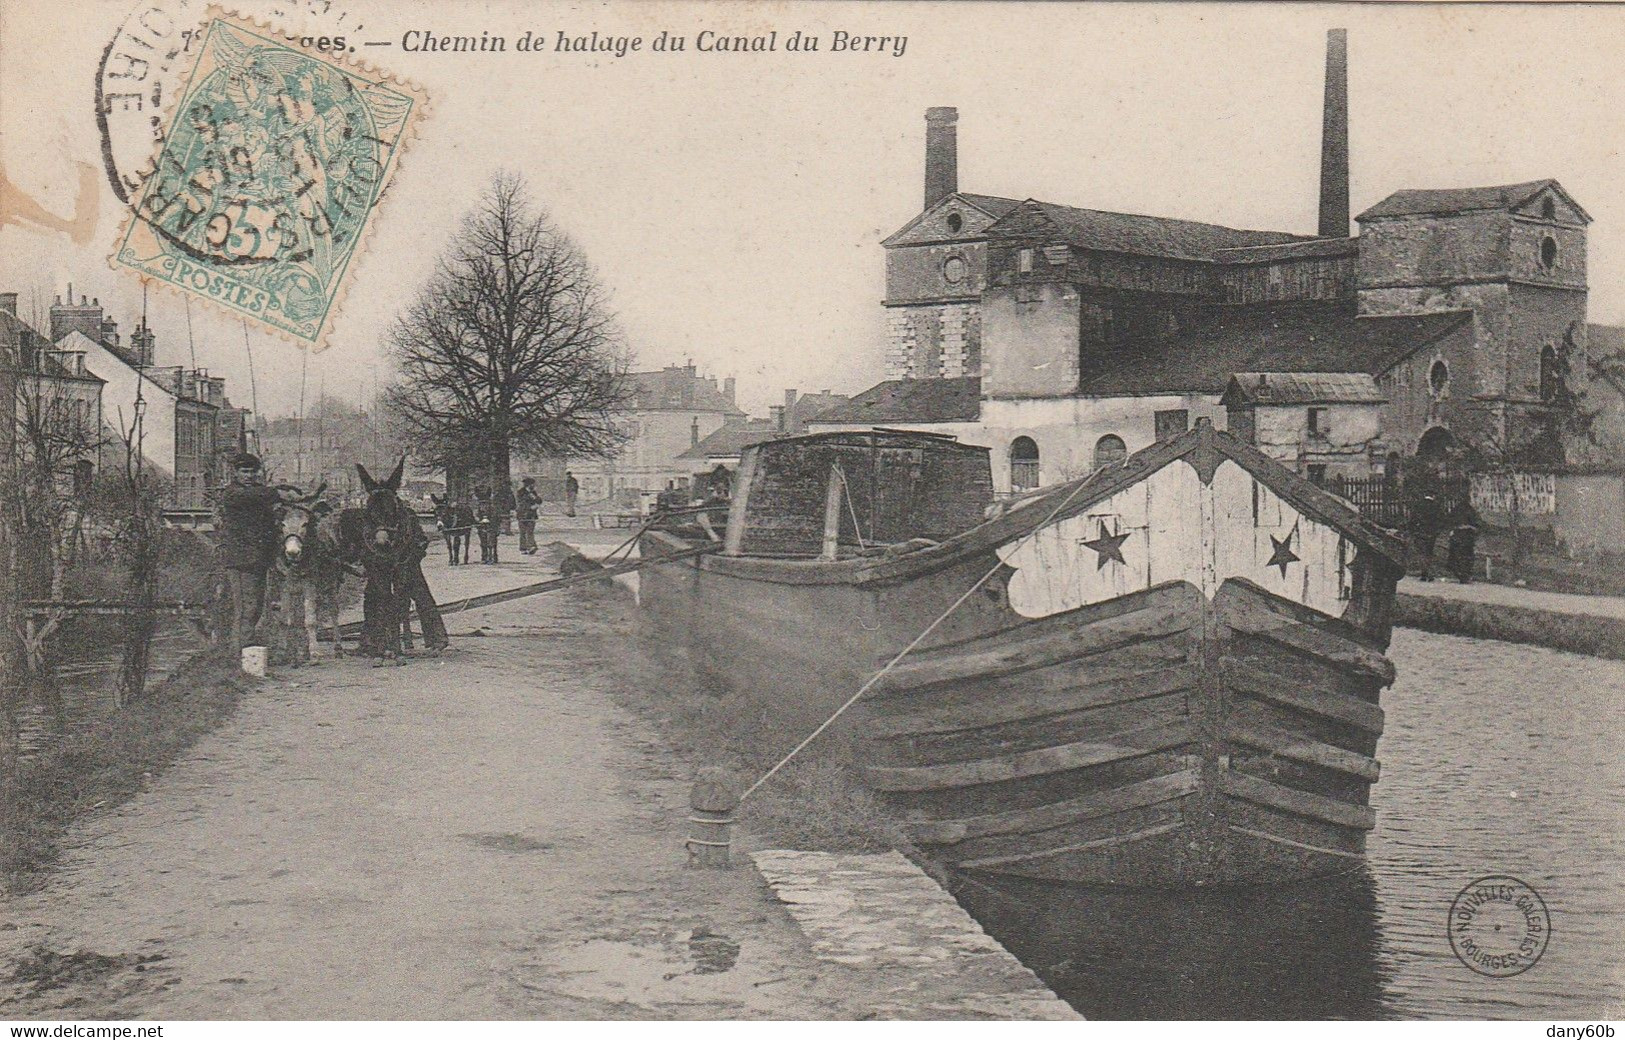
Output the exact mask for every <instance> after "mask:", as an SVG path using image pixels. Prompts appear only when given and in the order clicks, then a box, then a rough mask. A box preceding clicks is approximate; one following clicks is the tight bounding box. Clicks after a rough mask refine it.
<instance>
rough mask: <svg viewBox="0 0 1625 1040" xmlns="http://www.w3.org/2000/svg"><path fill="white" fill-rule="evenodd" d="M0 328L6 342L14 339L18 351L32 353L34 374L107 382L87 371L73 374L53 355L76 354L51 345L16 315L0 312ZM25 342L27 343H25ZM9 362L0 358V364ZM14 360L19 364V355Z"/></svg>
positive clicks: (90, 381) (85, 381) (80, 380)
mask: <svg viewBox="0 0 1625 1040" xmlns="http://www.w3.org/2000/svg"><path fill="white" fill-rule="evenodd" d="M0 328H4V329H6V330H7V331H6V337H5V338H6V339H7V340H10V339H11V338H12V337H15V342H16V344H17V346H18V348H19V351H21V349H22V348H23V347H25V346H26V347H28V348H29V349H30V350H31V351H32V352H33V355H34V358H35V364H36V366H37V367H36V368H35V369H33V371H34V373H35V374H37V375H42V376H48V377H50V378H52V379H68V380H73V381H75V382H81V383H105V382H107V380H105V379H103V378H101V377H100V376H98V375H97V374H96V373H94V372H91V371H89V370H86V371H84V372H75V371H73V370H72V369H70V368H68V366H66V365H64V364H63V363H62V361H61V360H60V359H59V358H57V357H55V356H53V355H55V354H73V353H77V351H74V350H72V349H69V348H64V347H60V346H57V345H56V344H53V343H52V342H51V341H50V339H48V338H47V337H45V336H44V335H42V334H41V333H40V332H39V330H38V329H35V328H34V327H33V326H31V325H29V324H28V323H27V322H26V321H23V320H22V319H21V318H19V317H17V316H16V315H14V314H7V313H5V312H4V311H0ZM25 340H27V341H28V342H25ZM10 360H11V359H9V358H0V364H3V363H9V362H10ZM16 360H17V361H18V362H19V363H20V362H21V361H22V358H21V356H20V354H19V356H18V358H17V359H16Z"/></svg>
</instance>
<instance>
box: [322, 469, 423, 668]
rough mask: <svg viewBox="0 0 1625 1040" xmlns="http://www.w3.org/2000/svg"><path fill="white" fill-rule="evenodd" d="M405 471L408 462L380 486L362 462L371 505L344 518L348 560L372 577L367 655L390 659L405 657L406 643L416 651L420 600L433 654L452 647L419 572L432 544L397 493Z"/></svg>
mask: <svg viewBox="0 0 1625 1040" xmlns="http://www.w3.org/2000/svg"><path fill="white" fill-rule="evenodd" d="M405 466H406V459H405V458H402V459H401V461H400V462H398V463H396V465H395V469H394V472H392V473H391V474H390V475H389V477H388V478H387V479H385V480H383V481H378V480H375V479H373V477H372V474H370V473H368V472H367V468H366V467H365V466H362V465H361V464H360V463H357V464H356V472H357V473H358V474H359V475H360V477H361V484H362V486H363V487H364V488H366V489H367V504H366V506H364V507H363V508H360V509H346V510H345V511H344V512H343V513H342V514H340V516H339V528H340V532H341V539H342V541H343V544H344V545H345V547H346V555H347V556H348V557H349V558H350V559H351V560H354V561H356V562H358V563H359V564H360V565H361V568H362V571H363V572H364V573H365V574H366V578H367V584H366V589H365V591H364V592H363V594H362V613H363V617H364V620H363V623H362V632H361V651H362V653H364V654H369V655H371V656H374V657H381V658H384V659H386V660H398V659H399V658H400V657H401V655H402V651H403V645H402V644H403V639H404V644H405V648H406V649H410V648H411V646H412V635H411V629H410V628H409V627H407V625H408V618H409V612H410V608H411V602H412V600H413V599H414V598H416V599H417V600H418V615H419V620H420V622H421V624H422V626H423V639H424V643H425V644H426V645H427V646H428V647H429V649H431V650H438V649H440V648H442V647H444V646H445V645H446V634H445V626H444V625H443V624H442V623H441V621H440V617H439V613H438V611H436V610H435V608H434V600H433V597H432V596H430V595H429V592H428V586H427V584H426V583H425V582H424V580H423V573H422V570H421V569H420V568H419V561H420V560H421V559H422V558H423V554H424V551H425V549H426V547H427V545H428V540H427V539H426V538H425V537H424V536H423V529H422V527H421V526H420V525H419V523H418V518H417V515H416V514H415V513H413V512H412V511H411V509H409V508H408V507H407V506H406V504H405V503H403V502H401V500H400V498H399V497H398V496H397V494H396V492H397V491H398V490H399V489H400V485H401V475H402V472H403V470H404V468H405Z"/></svg>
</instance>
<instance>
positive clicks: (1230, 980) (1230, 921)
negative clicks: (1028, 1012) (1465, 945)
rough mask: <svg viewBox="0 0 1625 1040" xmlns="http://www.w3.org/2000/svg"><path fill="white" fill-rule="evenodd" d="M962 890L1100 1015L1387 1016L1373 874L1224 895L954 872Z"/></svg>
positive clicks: (970, 903) (1067, 993)
mask: <svg viewBox="0 0 1625 1040" xmlns="http://www.w3.org/2000/svg"><path fill="white" fill-rule="evenodd" d="M952 887H953V889H954V894H955V896H957V897H958V898H959V900H960V902H961V903H963V904H964V905H965V906H966V907H967V908H968V909H969V910H970V911H971V913H972V914H974V915H975V916H976V917H977V918H978V919H979V920H980V921H982V923H983V924H984V925H986V926H987V927H988V929H989V931H991V932H992V933H993V934H994V935H996V936H997V937H998V938H999V939H1000V941H1002V942H1003V943H1004V944H1005V946H1006V947H1008V948H1009V949H1010V951H1011V952H1012V953H1014V954H1015V955H1016V956H1017V957H1018V958H1020V960H1021V961H1022V963H1024V964H1026V965H1027V966H1028V967H1030V968H1032V969H1033V970H1034V971H1035V972H1037V973H1038V975H1039V977H1041V978H1042V979H1043V980H1044V981H1045V982H1046V983H1047V984H1048V985H1049V986H1050V987H1051V988H1052V989H1054V990H1055V991H1056V992H1057V993H1059V994H1061V995H1062V996H1064V997H1065V998H1066V999H1067V1000H1068V1001H1069V1002H1070V1003H1071V1004H1072V1005H1073V1006H1074V1007H1076V1008H1077V1009H1078V1010H1079V1011H1080V1012H1082V1013H1083V1014H1084V1015H1085V1016H1086V1017H1088V1018H1103V1019H1146V1018H1157V1019H1163V1018H1168V1019H1305V1018H1351V1019H1371V1018H1382V1017H1386V1015H1387V1008H1386V1007H1385V1003H1384V993H1385V992H1386V985H1385V979H1384V978H1383V975H1382V971H1381V968H1380V967H1379V965H1380V958H1379V956H1378V953H1379V950H1380V948H1381V942H1380V936H1379V929H1378V924H1377V900H1376V886H1375V884H1374V882H1373V881H1372V879H1371V876H1370V875H1369V874H1368V873H1367V872H1366V871H1364V870H1360V871H1358V872H1354V873H1349V874H1345V875H1342V876H1339V877H1336V878H1330V879H1326V880H1322V881H1315V882H1304V883H1300V884H1295V885H1276V886H1268V887H1262V886H1261V887H1257V888H1249V889H1230V890H1225V891H1214V890H1200V891H1196V890H1190V891H1161V890H1135V889H1103V888H1083V887H1077V886H1068V885H1061V884H1054V883H1049V882H1040V881H1021V880H1016V879H1010V878H988V877H982V876H976V877H971V876H968V875H959V876H957V877H956V878H955V879H954V882H953V885H952Z"/></svg>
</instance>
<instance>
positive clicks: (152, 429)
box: [56, 332, 175, 477]
mask: <svg viewBox="0 0 1625 1040" xmlns="http://www.w3.org/2000/svg"><path fill="white" fill-rule="evenodd" d="M56 348H57V349H58V350H76V351H82V352H83V353H84V355H85V370H86V371H87V372H89V373H90V374H92V375H95V376H99V377H101V378H102V379H104V380H106V381H107V385H105V386H103V387H102V420H103V421H104V422H105V423H106V424H107V425H108V427H109V428H110V429H112V430H113V432H115V433H117V434H118V435H119V436H120V437H122V436H124V434H125V433H126V432H127V431H128V430H129V428H130V424H131V422H133V421H134V419H135V394H136V384H137V382H138V381H141V380H143V378H144V377H142V376H141V375H140V374H139V373H137V372H136V370H135V369H133V368H131V367H130V366H129V365H127V364H125V363H124V361H123V359H121V358H119V357H118V356H117V355H115V354H114V353H113V352H112V351H110V350H108V349H107V348H106V347H104V346H102V345H101V344H100V343H97V342H96V341H95V340H93V339H91V338H90V337H88V336H86V335H84V334H83V333H80V332H70V333H68V334H67V335H66V336H64V337H62V342H60V343H58V344H57V345H56ZM145 382H146V386H144V387H143V388H142V390H141V399H142V400H143V401H145V402H146V405H147V413H146V419H145V420H144V421H143V422H142V441H141V447H142V454H143V455H145V456H146V457H147V461H148V462H149V463H151V464H152V465H154V466H156V467H158V468H159V469H161V470H163V471H164V473H165V474H166V475H167V476H170V477H173V476H174V475H175V398H174V396H173V395H172V394H170V393H169V392H168V391H167V390H165V389H164V388H163V387H161V386H159V385H158V384H157V383H154V382H153V381H152V380H150V379H146V380H145Z"/></svg>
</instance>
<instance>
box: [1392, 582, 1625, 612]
mask: <svg viewBox="0 0 1625 1040" xmlns="http://www.w3.org/2000/svg"><path fill="white" fill-rule="evenodd" d="M1399 591H1400V592H1401V593H1404V594H1406V595H1411V596H1430V597H1432V598H1434V599H1453V600H1462V601H1464V602H1467V603H1488V604H1491V605H1494V606H1499V607H1523V608H1526V609H1529V610H1547V611H1551V612H1552V613H1555V614H1583V615H1589V616H1591V617H1606V618H1617V619H1620V620H1625V599H1621V598H1620V597H1617V596H1580V595H1575V594H1572V593H1566V592H1542V591H1540V590H1539V589H1520V588H1515V587H1513V586H1511V585H1492V584H1490V583H1488V582H1474V583H1473V584H1471V585H1462V584H1461V583H1459V582H1456V581H1451V580H1449V579H1441V580H1438V581H1421V580H1419V579H1417V578H1406V579H1405V580H1404V581H1401V582H1400V583H1399Z"/></svg>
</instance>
